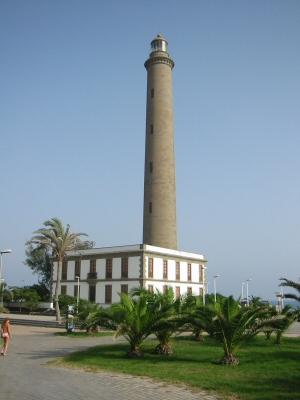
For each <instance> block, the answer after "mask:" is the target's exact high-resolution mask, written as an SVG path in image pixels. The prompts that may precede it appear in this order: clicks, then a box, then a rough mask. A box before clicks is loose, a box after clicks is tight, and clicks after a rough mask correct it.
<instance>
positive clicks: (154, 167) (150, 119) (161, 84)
mask: <svg viewBox="0 0 300 400" xmlns="http://www.w3.org/2000/svg"><path fill="white" fill-rule="evenodd" d="M145 68H146V70H147V108H146V146H145V171H144V218H143V243H144V244H148V245H152V246H157V247H164V248H168V249H174V250H176V249H177V226H176V180H175V155H174V124H173V90H172V70H173V68H174V61H173V60H172V58H171V57H170V55H169V53H168V42H167V40H166V39H165V38H164V37H163V36H162V35H157V37H156V38H155V39H154V40H152V42H151V49H150V55H149V58H148V59H147V61H146V62H145Z"/></svg>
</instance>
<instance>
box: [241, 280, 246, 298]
mask: <svg viewBox="0 0 300 400" xmlns="http://www.w3.org/2000/svg"><path fill="white" fill-rule="evenodd" d="M244 286H245V282H242V298H241V303H243V301H244Z"/></svg>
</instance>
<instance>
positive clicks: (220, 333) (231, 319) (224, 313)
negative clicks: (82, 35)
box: [212, 296, 267, 365]
mask: <svg viewBox="0 0 300 400" xmlns="http://www.w3.org/2000/svg"><path fill="white" fill-rule="evenodd" d="M213 307H214V309H213V312H214V317H213V321H212V330H213V336H214V337H215V338H216V339H217V340H218V341H219V342H220V343H222V345H223V350H224V356H223V358H222V359H221V360H220V363H221V364H231V365H237V364H239V360H238V358H237V357H236V356H235V354H234V352H235V351H236V350H237V348H238V346H239V345H241V343H242V342H243V341H245V340H247V339H249V338H251V337H253V336H254V335H256V334H257V333H258V332H259V328H260V326H261V321H263V319H264V318H265V316H266V312H267V310H266V307H261V306H252V307H243V308H242V307H241V306H240V304H239V302H238V301H236V300H234V298H233V297H232V296H230V297H227V298H223V299H219V300H218V301H217V302H216V303H215V305H214V306H213Z"/></svg>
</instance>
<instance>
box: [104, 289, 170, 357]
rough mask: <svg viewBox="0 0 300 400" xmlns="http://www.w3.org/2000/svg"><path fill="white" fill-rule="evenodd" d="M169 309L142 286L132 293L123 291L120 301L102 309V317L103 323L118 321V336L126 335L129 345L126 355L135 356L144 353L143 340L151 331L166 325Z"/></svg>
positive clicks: (115, 322)
mask: <svg viewBox="0 0 300 400" xmlns="http://www.w3.org/2000/svg"><path fill="white" fill-rule="evenodd" d="M169 310H170V306H169V305H167V306H165V305H162V304H161V303H160V301H158V300H157V299H155V298H154V297H153V295H151V294H150V293H149V292H147V291H146V290H143V289H142V290H135V291H133V292H132V293H130V294H127V293H121V294H120V303H119V304H113V305H112V306H111V307H110V308H109V309H108V310H105V311H103V313H101V319H102V324H103V321H105V320H106V321H111V322H112V323H114V324H115V325H116V334H115V336H116V337H118V336H124V338H125V339H126V340H127V341H128V342H129V345H130V349H129V351H128V352H127V355H128V357H131V358H135V357H141V356H142V355H143V353H142V351H141V344H142V343H143V341H144V340H145V339H146V338H147V337H148V336H149V335H150V334H152V333H155V332H156V333H158V332H159V331H160V332H161V331H162V329H163V328H166V325H165V324H164V323H165V322H166V319H167V313H169ZM168 327H169V326H168ZM162 336H164V335H163V334H162Z"/></svg>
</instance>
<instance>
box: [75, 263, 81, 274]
mask: <svg viewBox="0 0 300 400" xmlns="http://www.w3.org/2000/svg"><path fill="white" fill-rule="evenodd" d="M80 269H81V260H75V278H76V276H80Z"/></svg>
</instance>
